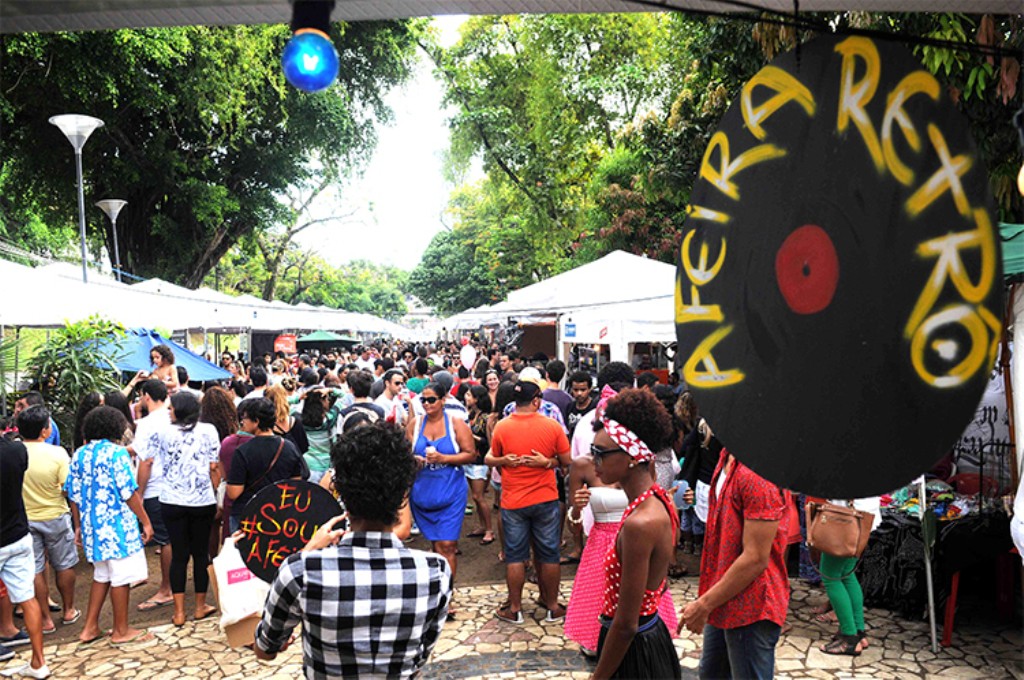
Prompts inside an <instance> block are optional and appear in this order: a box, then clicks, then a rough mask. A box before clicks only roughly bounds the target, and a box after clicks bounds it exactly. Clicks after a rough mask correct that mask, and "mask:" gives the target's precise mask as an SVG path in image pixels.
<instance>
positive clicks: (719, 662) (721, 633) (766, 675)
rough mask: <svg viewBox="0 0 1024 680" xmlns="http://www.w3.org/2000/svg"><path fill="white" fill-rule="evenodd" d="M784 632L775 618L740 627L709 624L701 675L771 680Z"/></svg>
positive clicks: (711, 678) (705, 677)
mask: <svg viewBox="0 0 1024 680" xmlns="http://www.w3.org/2000/svg"><path fill="white" fill-rule="evenodd" d="M781 632H782V628H781V627H780V626H779V625H778V624H776V623H772V622H771V621H757V622H756V623H751V624H749V625H746V626H741V627H739V628H715V627H714V626H712V625H710V624H709V625H705V626H704V650H703V652H702V653H701V657H700V677H701V679H702V680H718V679H719V678H724V679H731V678H743V679H744V680H746V679H747V678H751V679H756V680H762V679H763V680H770V678H772V677H774V675H775V645H776V644H777V643H778V641H779V634H780V633H781Z"/></svg>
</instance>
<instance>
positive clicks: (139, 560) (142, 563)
mask: <svg viewBox="0 0 1024 680" xmlns="http://www.w3.org/2000/svg"><path fill="white" fill-rule="evenodd" d="M92 568H93V572H92V580H93V581H96V582H97V583H109V584H110V585H111V586H112V587H114V588H117V587H120V586H128V585H131V584H133V583H135V582H137V581H145V580H146V579H147V578H149V565H147V564H146V551H145V550H139V551H137V552H134V553H132V554H131V555H129V556H128V557H123V558H121V559H118V560H103V561H101V562H93V564H92Z"/></svg>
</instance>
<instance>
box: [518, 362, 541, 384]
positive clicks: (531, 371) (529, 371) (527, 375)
mask: <svg viewBox="0 0 1024 680" xmlns="http://www.w3.org/2000/svg"><path fill="white" fill-rule="evenodd" d="M519 382H523V383H533V384H534V385H536V386H537V387H539V388H540V389H544V378H543V377H541V374H540V371H538V370H537V369H536V368H534V367H533V366H527V367H526V368H524V369H523V370H521V371H519Z"/></svg>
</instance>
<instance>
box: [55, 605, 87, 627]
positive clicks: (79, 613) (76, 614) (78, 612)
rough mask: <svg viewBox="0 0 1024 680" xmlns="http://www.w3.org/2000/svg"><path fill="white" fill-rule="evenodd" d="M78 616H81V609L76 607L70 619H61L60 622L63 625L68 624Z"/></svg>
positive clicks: (78, 617)
mask: <svg viewBox="0 0 1024 680" xmlns="http://www.w3.org/2000/svg"><path fill="white" fill-rule="evenodd" d="M80 618H82V610H81V609H76V610H75V615H74V616H72V617H71V618H70V619H61V620H60V622H61V623H62V624H63V625H65V626H70V625H71V624H72V623H74V622H75V621H77V620H78V619H80Z"/></svg>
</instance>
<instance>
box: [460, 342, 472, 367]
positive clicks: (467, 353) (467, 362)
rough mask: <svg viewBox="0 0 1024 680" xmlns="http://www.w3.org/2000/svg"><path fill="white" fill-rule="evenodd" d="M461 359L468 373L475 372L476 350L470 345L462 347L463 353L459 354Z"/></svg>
mask: <svg viewBox="0 0 1024 680" xmlns="http://www.w3.org/2000/svg"><path fill="white" fill-rule="evenodd" d="M459 359H461V360H462V365H463V366H465V367H466V370H467V371H472V370H473V364H475V363H476V350H475V349H474V348H473V347H472V346H471V345H468V344H464V345H463V346H462V351H461V352H459Z"/></svg>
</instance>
